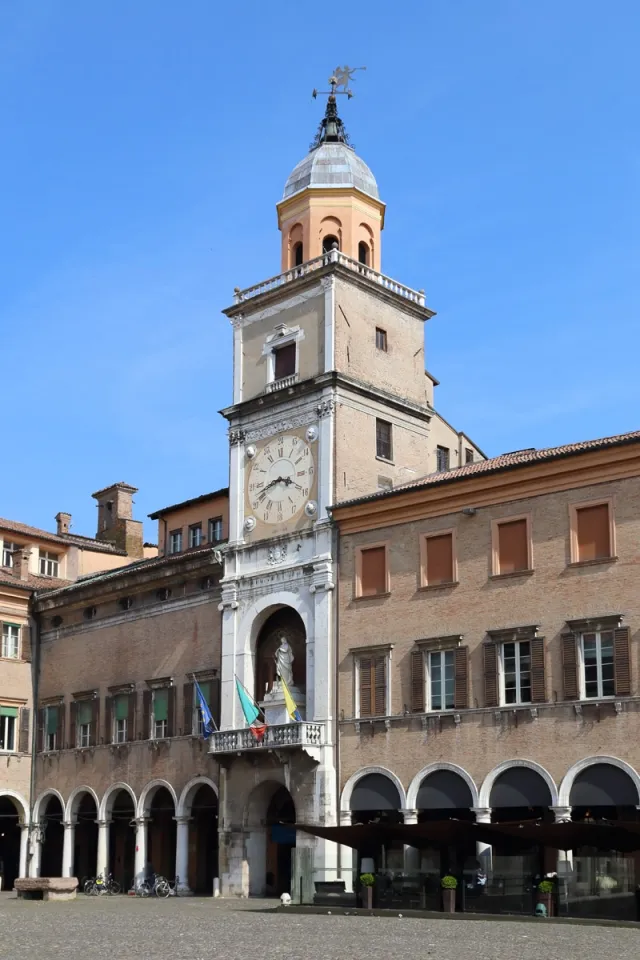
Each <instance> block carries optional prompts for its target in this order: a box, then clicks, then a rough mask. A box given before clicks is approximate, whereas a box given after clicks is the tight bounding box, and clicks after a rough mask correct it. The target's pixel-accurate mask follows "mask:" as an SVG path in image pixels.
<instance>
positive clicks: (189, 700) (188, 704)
mask: <svg viewBox="0 0 640 960" xmlns="http://www.w3.org/2000/svg"><path fill="white" fill-rule="evenodd" d="M182 702H183V704H184V729H183V731H182V732H183V733H184V734H185V736H187V737H189V736H191V734H192V733H193V681H192V680H189V681H187V683H185V684H183V687H182Z"/></svg>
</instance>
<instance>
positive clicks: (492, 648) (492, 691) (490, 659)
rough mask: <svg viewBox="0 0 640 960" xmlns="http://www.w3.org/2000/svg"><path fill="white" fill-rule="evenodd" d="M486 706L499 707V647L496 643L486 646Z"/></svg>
mask: <svg viewBox="0 0 640 960" xmlns="http://www.w3.org/2000/svg"><path fill="white" fill-rule="evenodd" d="M483 653H484V705H485V707H497V706H498V647H497V644H495V643H485V645H484V651H483Z"/></svg>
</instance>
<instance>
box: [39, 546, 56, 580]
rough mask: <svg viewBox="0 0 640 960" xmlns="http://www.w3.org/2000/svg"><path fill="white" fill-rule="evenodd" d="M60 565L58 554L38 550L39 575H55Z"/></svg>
mask: <svg viewBox="0 0 640 960" xmlns="http://www.w3.org/2000/svg"><path fill="white" fill-rule="evenodd" d="M59 565H60V556H59V554H57V553H50V552H49V551H48V550H41V551H40V576H41V577H57V576H58V569H59Z"/></svg>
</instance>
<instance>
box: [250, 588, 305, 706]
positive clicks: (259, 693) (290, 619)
mask: <svg viewBox="0 0 640 960" xmlns="http://www.w3.org/2000/svg"><path fill="white" fill-rule="evenodd" d="M281 637H285V639H286V640H287V642H288V643H289V646H290V647H291V651H292V653H293V684H294V686H295V687H297V688H298V690H300V691H301V692H302V693H304V692H305V690H306V676H307V671H306V655H307V651H306V631H305V629H304V623H303V622H302V617H301V616H300V614H299V613H297V611H296V610H294V609H293V608H292V607H280V609H278V610H275V612H274V613H272V614H271V616H269V617H268V618H267V620H266V621H265V622H264V624H263V626H262V628H261V630H260V632H259V634H258V639H257V642H256V658H255V663H256V683H255V698H256V700H258V701H261V700H264V697H265V693H268V692H269V691H270V690H271V688H272V686H273V684H274V682H275V680H276V662H275V653H276V649H277V648H278V647H279V645H280V639H281Z"/></svg>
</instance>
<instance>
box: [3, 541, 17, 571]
mask: <svg viewBox="0 0 640 960" xmlns="http://www.w3.org/2000/svg"><path fill="white" fill-rule="evenodd" d="M18 547H19V544H17V543H10V542H9V541H8V540H4V541H3V543H2V566H3V567H12V566H13V553H14V551H15V550H17V549H18Z"/></svg>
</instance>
